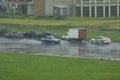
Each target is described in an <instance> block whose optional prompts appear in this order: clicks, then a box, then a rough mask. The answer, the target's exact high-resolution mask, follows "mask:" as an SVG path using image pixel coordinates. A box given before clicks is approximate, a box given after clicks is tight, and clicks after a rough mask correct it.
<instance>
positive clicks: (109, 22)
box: [0, 15, 120, 41]
mask: <svg viewBox="0 0 120 80" xmlns="http://www.w3.org/2000/svg"><path fill="white" fill-rule="evenodd" d="M71 27H72V28H73V27H75V28H76V27H77V28H78V27H79V28H80V27H85V28H86V29H88V31H87V40H89V39H91V38H93V37H96V36H99V35H104V36H108V37H110V38H111V39H112V41H120V37H119V34H120V18H115V17H112V18H80V17H66V18H62V19H54V18H49V17H46V18H35V17H33V16H18V15H17V16H3V17H1V18H0V29H2V28H7V29H9V30H11V31H21V32H26V31H29V30H36V31H38V32H39V33H42V32H56V33H58V34H59V36H60V37H61V36H62V35H64V34H66V33H67V31H68V29H69V28H71ZM96 30H97V31H98V32H97V31H96ZM101 30H103V31H104V32H101ZM107 31H109V32H110V33H108V32H107ZM113 31H114V32H113Z"/></svg>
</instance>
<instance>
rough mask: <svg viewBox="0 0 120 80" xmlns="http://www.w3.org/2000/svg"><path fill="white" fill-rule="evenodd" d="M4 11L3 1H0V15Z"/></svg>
mask: <svg viewBox="0 0 120 80" xmlns="http://www.w3.org/2000/svg"><path fill="white" fill-rule="evenodd" d="M5 11H6V4H5V0H0V14H4V13H5Z"/></svg>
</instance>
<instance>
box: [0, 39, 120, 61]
mask: <svg viewBox="0 0 120 80" xmlns="http://www.w3.org/2000/svg"><path fill="white" fill-rule="evenodd" d="M0 51H1V52H15V53H26V54H35V55H54V56H65V57H76V58H79V57H80V58H94V59H98V58H109V59H115V60H120V43H117V42H112V43H111V44H109V45H91V44H90V43H89V42H87V41H85V42H83V43H70V42H67V41H61V43H60V44H53V43H51V44H45V43H42V42H40V41H36V40H30V39H22V40H14V39H5V38H0Z"/></svg>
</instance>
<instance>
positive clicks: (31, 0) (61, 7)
mask: <svg viewBox="0 0 120 80" xmlns="http://www.w3.org/2000/svg"><path fill="white" fill-rule="evenodd" d="M6 3H7V13H9V14H26V15H34V16H78V17H119V16H120V0H7V2H6Z"/></svg>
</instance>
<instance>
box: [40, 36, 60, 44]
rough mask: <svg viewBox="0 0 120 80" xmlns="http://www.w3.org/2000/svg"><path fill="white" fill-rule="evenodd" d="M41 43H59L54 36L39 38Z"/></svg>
mask: <svg viewBox="0 0 120 80" xmlns="http://www.w3.org/2000/svg"><path fill="white" fill-rule="evenodd" d="M41 41H42V42H50V43H51V42H54V43H60V39H59V38H56V37H54V36H45V37H42V38H41Z"/></svg>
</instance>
